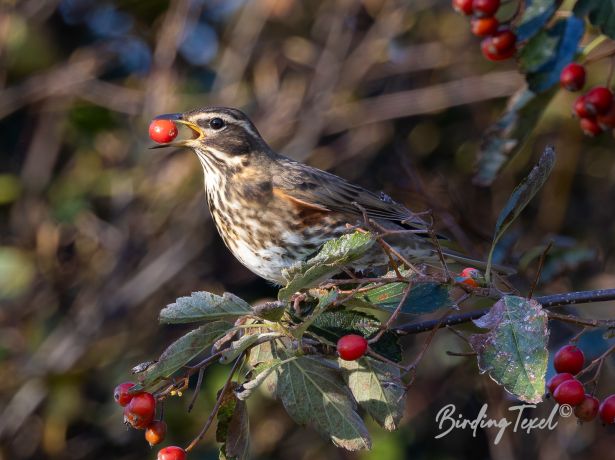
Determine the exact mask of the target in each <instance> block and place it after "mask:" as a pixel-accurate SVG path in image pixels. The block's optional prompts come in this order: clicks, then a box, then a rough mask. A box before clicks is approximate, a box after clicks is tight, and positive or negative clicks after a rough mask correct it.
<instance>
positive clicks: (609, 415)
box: [598, 394, 615, 425]
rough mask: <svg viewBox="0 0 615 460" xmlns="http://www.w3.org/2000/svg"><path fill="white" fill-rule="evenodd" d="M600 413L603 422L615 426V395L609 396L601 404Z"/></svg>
mask: <svg viewBox="0 0 615 460" xmlns="http://www.w3.org/2000/svg"><path fill="white" fill-rule="evenodd" d="M598 413H599V414H600V418H601V419H602V421H603V422H604V423H606V424H607V425H613V424H615V394H614V395H611V396H607V397H606V398H605V399H604V400H603V401H602V403H600V409H598Z"/></svg>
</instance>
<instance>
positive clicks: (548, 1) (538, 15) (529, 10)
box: [515, 0, 560, 41]
mask: <svg viewBox="0 0 615 460" xmlns="http://www.w3.org/2000/svg"><path fill="white" fill-rule="evenodd" d="M559 3H560V2H559V0H525V1H524V4H525V7H524V9H523V13H522V15H521V18H520V19H519V21H518V22H517V25H516V26H515V33H516V34H517V40H519V41H525V40H528V39H530V38H532V37H533V36H534V35H536V34H537V33H538V32H540V31H541V30H542V29H543V27H544V26H545V24H546V23H547V22H549V20H550V19H551V18H552V17H553V14H554V13H555V11H557V8H558V6H559Z"/></svg>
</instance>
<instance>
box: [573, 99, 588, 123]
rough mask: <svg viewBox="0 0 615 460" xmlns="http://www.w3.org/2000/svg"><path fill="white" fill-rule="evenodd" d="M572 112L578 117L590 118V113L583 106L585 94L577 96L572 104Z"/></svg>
mask: <svg viewBox="0 0 615 460" xmlns="http://www.w3.org/2000/svg"><path fill="white" fill-rule="evenodd" d="M572 112H573V113H574V115H576V116H577V117H579V118H590V117H591V116H592V115H591V113H589V112H588V111H587V108H586V107H585V95H584V94H583V95H581V96H579V97H577V99H576V100H575V101H574V104H573V105H572Z"/></svg>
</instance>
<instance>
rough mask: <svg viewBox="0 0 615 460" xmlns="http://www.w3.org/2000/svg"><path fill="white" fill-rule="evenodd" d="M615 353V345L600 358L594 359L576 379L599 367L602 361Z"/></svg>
mask: <svg viewBox="0 0 615 460" xmlns="http://www.w3.org/2000/svg"><path fill="white" fill-rule="evenodd" d="M614 351H615V344H613V345H611V346H610V347H609V349H608V350H607V351H605V352H604V353H602V354H601V355H600V356H598V357H597V358H596V359H594V360H593V361H592V362H591V363H589V364H588V365H587V366H585V367H584V368H583V369H581V371H580V372H579V373H578V374H577V375H575V377H579V376H580V375H583V374H585V373H586V372H588V371H590V370H591V369H593V368H594V367H596V366H597V365H599V364H600V363H601V362H602V361H604V360H605V359H606V357H607V356H609V355H610V354H611V353H613V352H614Z"/></svg>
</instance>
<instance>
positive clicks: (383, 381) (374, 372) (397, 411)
mask: <svg viewBox="0 0 615 460" xmlns="http://www.w3.org/2000/svg"><path fill="white" fill-rule="evenodd" d="M338 362H339V365H340V367H341V368H342V372H343V375H344V380H345V381H346V383H347V384H348V387H349V388H350V391H351V392H352V394H353V396H354V398H355V399H356V400H357V402H358V403H359V406H361V407H362V408H363V409H365V410H366V411H367V413H368V414H369V415H371V416H372V418H373V419H374V420H375V421H376V422H377V423H378V424H379V425H380V426H381V427H383V428H384V429H386V430H389V431H393V430H397V429H398V428H399V422H400V420H401V418H402V416H403V415H404V407H405V395H406V392H405V388H404V385H403V383H402V381H401V378H400V372H399V368H397V367H395V366H393V365H391V364H388V363H383V362H382V361H378V360H375V359H373V358H370V357H369V356H366V357H364V358H361V359H359V360H356V361H345V360H343V359H340V360H339V361H338Z"/></svg>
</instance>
